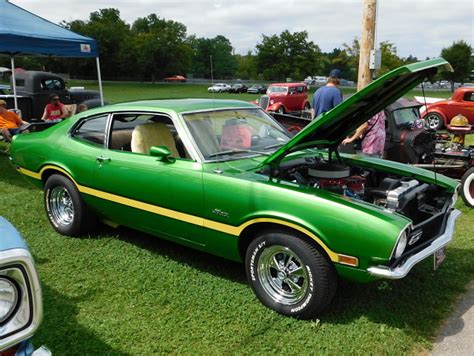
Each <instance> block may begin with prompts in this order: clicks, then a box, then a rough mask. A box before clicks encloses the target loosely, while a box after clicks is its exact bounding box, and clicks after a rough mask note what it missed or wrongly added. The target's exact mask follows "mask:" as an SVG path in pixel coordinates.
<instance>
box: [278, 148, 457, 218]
mask: <svg viewBox="0 0 474 356" xmlns="http://www.w3.org/2000/svg"><path fill="white" fill-rule="evenodd" d="M273 176H274V177H277V178H280V179H282V180H286V181H289V182H293V183H297V184H299V185H304V186H307V187H309V188H313V189H322V190H326V191H330V192H332V193H336V194H340V195H343V196H346V197H349V198H352V199H357V200H363V201H365V202H368V203H371V204H374V205H377V206H380V207H383V208H385V209H387V210H389V211H392V212H397V213H400V214H402V215H405V216H407V217H409V218H410V219H412V220H413V223H414V224H417V223H420V222H423V221H425V220H426V219H429V218H430V217H433V216H435V215H438V214H440V213H442V212H443V211H445V210H446V207H447V204H449V202H450V201H451V199H450V194H448V193H447V192H446V191H444V190H443V188H441V187H439V186H436V185H434V184H428V183H424V182H421V181H419V180H417V179H415V178H413V177H404V176H401V175H395V174H391V173H390V174H389V173H386V172H382V171H378V170H375V169H372V168H367V167H363V166H358V165H351V164H348V163H346V162H344V161H343V160H342V159H338V160H326V159H324V158H323V157H311V158H308V157H306V158H300V159H295V160H292V161H287V162H283V163H281V164H280V166H279V169H278V170H277V171H276V172H273Z"/></svg>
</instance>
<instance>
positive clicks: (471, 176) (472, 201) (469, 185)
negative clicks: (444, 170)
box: [461, 167, 474, 208]
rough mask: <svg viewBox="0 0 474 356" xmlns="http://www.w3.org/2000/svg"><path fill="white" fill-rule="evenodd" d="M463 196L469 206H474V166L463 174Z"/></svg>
mask: <svg viewBox="0 0 474 356" xmlns="http://www.w3.org/2000/svg"><path fill="white" fill-rule="evenodd" d="M461 197H462V199H463V200H464V203H465V204H466V205H467V206H469V207H471V208H474V167H471V168H469V169H468V170H467V171H466V173H464V175H463V176H462V179H461Z"/></svg>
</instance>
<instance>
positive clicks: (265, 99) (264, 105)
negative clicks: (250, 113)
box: [260, 95, 270, 110]
mask: <svg viewBox="0 0 474 356" xmlns="http://www.w3.org/2000/svg"><path fill="white" fill-rule="evenodd" d="M269 101H270V98H269V97H268V95H262V97H261V98H260V107H261V108H262V109H263V110H267V107H268V102H269Z"/></svg>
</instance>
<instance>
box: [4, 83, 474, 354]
mask: <svg viewBox="0 0 474 356" xmlns="http://www.w3.org/2000/svg"><path fill="white" fill-rule="evenodd" d="M188 87H191V89H188ZM198 87H199V86H196V87H194V88H193V86H191V85H158V86H140V85H130V86H129V85H127V86H124V85H112V84H110V85H109V84H107V85H106V88H105V89H106V97H107V98H110V99H109V100H110V101H114V102H115V101H122V100H132V99H139V98H152V97H158V96H160V97H171V94H173V95H177V96H178V94H177V93H178V92H179V93H180V95H181V91H188V90H189V92H188V93H191V92H193V93H194V94H192V95H190V96H193V97H196V95H197V92H195V90H196V88H198ZM125 88H126V92H124V91H125V90H124V89H125ZM201 89H203V90H202V91H203V92H204V94H203V95H207V92H206V91H205V86H202V88H200V89H199V90H201ZM112 93H114V95H112ZM226 95H229V96H231V97H238V96H234V95H231V94H221V95H218V94H216V97H222V96H226ZM242 95H244V96H245V97H246V96H247V95H248V94H242ZM248 97H249V100H251V99H252V98H253V97H252V96H250V95H249V96H248ZM254 97H255V98H256V97H257V95H255V96H254ZM125 98H126V99H125ZM244 100H247V99H244ZM471 142H472V141H471ZM3 149H5V144H1V143H0V150H3ZM0 171H1V173H0V215H2V216H5V217H6V218H7V219H9V220H10V221H11V222H12V223H13V224H14V225H15V226H16V227H17V228H18V230H19V231H20V232H21V233H22V234H23V235H24V237H25V239H26V240H27V242H28V244H29V246H30V248H31V251H32V253H33V255H34V257H35V259H36V263H37V267H38V269H39V274H40V278H41V281H42V286H43V297H44V320H43V323H42V326H41V327H40V329H39V331H38V332H37V333H36V335H35V336H34V338H33V342H34V343H35V345H37V346H39V345H41V344H46V345H47V346H48V347H49V348H50V349H51V350H52V351H53V354H58V355H64V354H68V355H84V354H91V355H92V354H94V355H102V354H152V353H176V354H177V353H183V354H251V353H259V354H275V353H278V354H283V353H287V354H308V353H311V354H336V353H341V354H397V355H398V354H411V353H414V352H418V351H420V350H424V349H427V348H430V347H431V345H432V341H433V337H434V336H435V334H436V332H437V330H438V328H439V327H440V325H441V323H442V322H443V320H444V319H445V318H446V317H447V316H448V315H449V313H450V312H451V311H452V308H453V305H454V303H455V301H456V298H457V297H458V296H459V295H460V294H461V293H462V292H463V291H464V289H465V286H466V285H467V283H468V282H469V281H470V280H472V279H473V278H474V265H473V263H472V256H473V252H474V224H472V221H473V219H474V209H468V208H466V207H464V206H463V205H462V204H461V203H458V208H460V209H461V210H462V211H463V215H462V216H461V218H460V219H459V220H458V224H457V230H456V236H455V239H454V241H453V243H452V244H450V245H449V248H448V251H447V260H446V262H445V263H444V264H443V266H442V267H441V269H439V270H438V271H436V272H434V271H432V268H431V267H432V260H431V259H429V260H427V261H424V262H423V263H421V264H420V265H417V266H416V267H415V268H414V270H413V271H412V272H411V273H410V274H409V276H408V277H407V278H405V279H403V280H400V281H382V282H377V283H372V284H367V285H361V284H352V283H347V282H343V283H342V284H341V285H340V286H339V289H338V293H337V295H336V298H335V300H334V302H333V303H332V304H331V305H330V307H329V308H328V309H327V311H326V312H325V313H324V314H322V315H321V316H320V317H319V319H315V320H312V321H298V320H294V319H291V318H287V317H283V316H280V315H278V314H276V313H274V312H272V311H270V310H269V309H267V308H265V307H264V306H262V305H261V304H260V303H259V302H258V300H257V299H256V298H255V297H254V295H253V293H252V291H251V289H250V287H249V286H248V285H247V282H246V278H245V272H244V268H243V266H242V265H240V264H236V263H233V262H229V261H226V260H223V259H220V258H217V257H213V256H210V255H207V254H204V253H200V252H196V251H194V250H190V249H188V248H185V247H182V246H179V245H176V244H173V243H170V242H167V241H165V240H161V239H159V238H157V237H153V236H150V235H146V234H143V233H140V232H136V231H131V230H128V229H123V228H120V229H113V228H109V227H100V228H99V229H98V231H97V232H96V233H95V234H93V235H90V236H86V237H84V238H69V237H64V236H61V235H59V234H57V233H56V232H55V231H54V230H53V228H52V227H51V226H50V225H49V223H48V221H47V218H46V215H45V213H44V209H43V203H42V192H41V191H40V190H37V189H35V188H33V187H32V186H31V185H29V184H27V183H26V182H25V181H24V180H23V178H22V177H21V176H20V175H19V174H18V173H17V172H16V171H15V170H14V169H13V167H12V166H11V165H10V163H9V161H8V157H7V156H6V155H0Z"/></svg>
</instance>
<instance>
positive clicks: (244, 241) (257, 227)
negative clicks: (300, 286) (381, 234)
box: [238, 221, 338, 263]
mask: <svg viewBox="0 0 474 356" xmlns="http://www.w3.org/2000/svg"><path fill="white" fill-rule="evenodd" d="M291 225H292V226H288V225H285V224H283V223H279V222H270V221H268V222H256V223H253V224H250V225H248V226H246V227H245V228H244V229H243V230H242V232H241V233H240V235H239V239H238V248H239V255H240V257H241V258H242V259H243V260H245V254H246V251H247V248H248V246H249V245H250V243H251V242H252V240H254V239H255V238H256V237H257V236H259V235H260V234H262V233H263V232H264V231H279V232H285V233H288V234H291V235H296V236H298V237H300V238H301V239H302V240H304V241H306V242H307V243H309V244H311V245H312V246H314V247H315V248H316V249H318V250H319V251H320V252H321V253H322V254H323V255H324V256H325V257H326V258H327V259H328V260H329V261H331V262H333V263H334V262H338V255H337V254H336V253H334V252H333V251H331V250H330V249H329V248H328V247H327V246H326V245H325V244H324V242H323V241H322V240H321V239H319V238H318V237H317V236H315V235H314V234H312V233H311V232H310V231H308V230H306V228H303V227H300V226H299V225H295V224H291ZM311 235H313V236H311Z"/></svg>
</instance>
